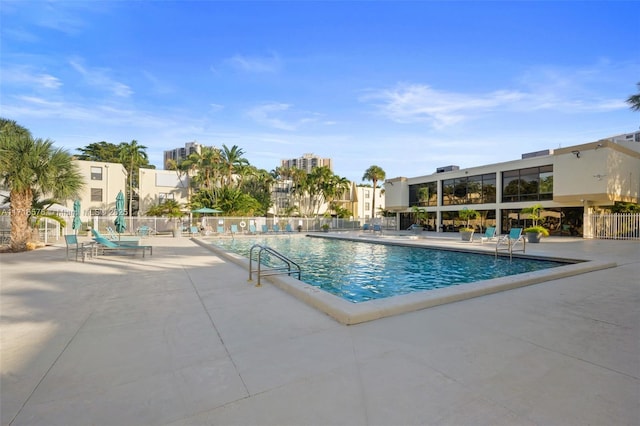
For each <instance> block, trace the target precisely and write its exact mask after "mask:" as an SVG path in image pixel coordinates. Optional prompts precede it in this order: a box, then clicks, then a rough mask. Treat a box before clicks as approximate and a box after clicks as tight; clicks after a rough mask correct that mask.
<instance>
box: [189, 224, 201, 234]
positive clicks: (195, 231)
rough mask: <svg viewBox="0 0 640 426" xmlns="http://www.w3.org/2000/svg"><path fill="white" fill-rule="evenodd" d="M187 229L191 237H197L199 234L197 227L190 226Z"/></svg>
mask: <svg viewBox="0 0 640 426" xmlns="http://www.w3.org/2000/svg"><path fill="white" fill-rule="evenodd" d="M189 229H190V230H189V233H190V234H191V236H194V235H198V233H199V232H200V230H199V229H198V227H197V226H192V227H191V228H189Z"/></svg>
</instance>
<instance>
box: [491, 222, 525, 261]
mask: <svg viewBox="0 0 640 426" xmlns="http://www.w3.org/2000/svg"><path fill="white" fill-rule="evenodd" d="M519 242H521V243H522V249H516V248H515V247H516V245H517V244H518V243H519ZM502 245H506V247H504V248H501V246H502ZM526 246H527V244H526V241H525V239H524V236H523V235H522V228H511V230H510V231H509V233H508V234H506V235H503V236H501V237H500V238H498V239H497V242H496V257H497V256H498V251H499V250H507V251H509V257H511V254H512V253H513V252H514V251H522V252H523V253H524V252H525V249H526Z"/></svg>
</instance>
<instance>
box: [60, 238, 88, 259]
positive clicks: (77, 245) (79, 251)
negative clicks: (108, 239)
mask: <svg viewBox="0 0 640 426" xmlns="http://www.w3.org/2000/svg"><path fill="white" fill-rule="evenodd" d="M64 242H65V243H66V244H67V260H69V252H70V251H74V252H75V253H76V262H77V261H78V256H81V257H82V261H83V262H84V259H85V258H86V257H93V249H94V247H93V246H94V244H95V242H93V241H91V242H87V243H81V242H79V241H78V236H77V235H65V236H64Z"/></svg>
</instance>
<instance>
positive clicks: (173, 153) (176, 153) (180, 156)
mask: <svg viewBox="0 0 640 426" xmlns="http://www.w3.org/2000/svg"><path fill="white" fill-rule="evenodd" d="M201 151H202V145H200V144H199V143H198V142H196V141H193V142H187V143H185V144H184V148H175V149H170V150H168V151H164V162H163V165H164V168H165V169H167V168H168V167H167V163H168V161H169V160H173V161H175V162H176V163H178V162H180V161H182V160H184V159H186V158H187V157H188V156H189V155H190V154H193V153H194V152H197V153H200V152H201Z"/></svg>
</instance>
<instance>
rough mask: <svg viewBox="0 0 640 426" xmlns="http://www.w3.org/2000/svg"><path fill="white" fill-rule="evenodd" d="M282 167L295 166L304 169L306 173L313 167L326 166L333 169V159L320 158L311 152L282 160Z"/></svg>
mask: <svg viewBox="0 0 640 426" xmlns="http://www.w3.org/2000/svg"><path fill="white" fill-rule="evenodd" d="M281 165H282V167H287V168H290V169H292V168H294V167H295V168H296V169H300V170H305V171H306V172H307V173H310V172H311V169H313V168H315V167H323V166H324V167H328V168H329V170H331V171H333V161H331V158H320V157H318V156H317V155H313V154H303V155H302V157H299V158H292V159H290V160H282V162H281Z"/></svg>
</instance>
